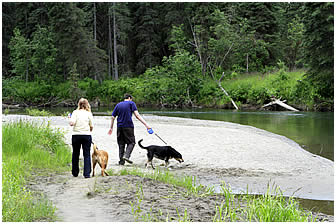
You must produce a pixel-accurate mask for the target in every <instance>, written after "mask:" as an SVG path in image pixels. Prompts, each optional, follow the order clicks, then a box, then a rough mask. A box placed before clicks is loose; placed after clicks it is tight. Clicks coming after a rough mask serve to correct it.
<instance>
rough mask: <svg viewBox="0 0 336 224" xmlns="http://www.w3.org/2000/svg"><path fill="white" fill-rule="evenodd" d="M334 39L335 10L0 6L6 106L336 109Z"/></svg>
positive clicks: (305, 6) (227, 5) (327, 6)
mask: <svg viewBox="0 0 336 224" xmlns="http://www.w3.org/2000/svg"><path fill="white" fill-rule="evenodd" d="M333 41H334V3H333V2H282V3H275V2H243V3H238V2H237V3H234V2H66V3H65V2H57V3H53V2H3V3H2V91H3V96H2V100H3V103H6V104H20V105H24V106H56V105H65V106H66V105H70V104H73V103H74V102H76V101H77V100H78V98H79V97H86V98H88V99H89V100H90V101H91V102H93V104H97V105H109V104H110V103H115V102H118V101H119V100H121V98H122V96H123V94H124V93H125V92H128V93H131V94H133V96H134V99H135V101H136V102H137V103H139V104H141V105H156V106H165V107H183V106H191V107H193V106H208V107H223V108H224V107H230V105H231V102H230V99H229V97H228V96H226V94H224V93H223V91H222V90H221V88H219V86H222V87H224V88H225V89H226V91H227V92H228V93H229V95H230V96H231V97H232V99H233V100H234V101H235V102H237V104H238V106H240V105H244V104H250V105H263V104H265V103H268V102H270V101H271V99H272V97H277V98H280V97H282V98H283V99H286V100H287V102H289V103H291V104H293V105H297V106H298V107H301V108H302V109H305V110H324V109H323V108H327V110H333V100H334V42H333ZM252 77H253V78H252ZM246 79H250V80H251V81H247V82H248V83H246V81H245V80H246ZM265 80H266V81H265ZM233 82H234V84H232V83H233ZM260 82H262V84H258V83H260ZM218 84H219V85H218ZM231 106H232V105H231Z"/></svg>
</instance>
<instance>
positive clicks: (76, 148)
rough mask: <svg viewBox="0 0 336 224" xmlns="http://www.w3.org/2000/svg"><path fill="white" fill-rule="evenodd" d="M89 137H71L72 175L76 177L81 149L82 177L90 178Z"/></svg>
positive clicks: (90, 139) (90, 140)
mask: <svg viewBox="0 0 336 224" xmlns="http://www.w3.org/2000/svg"><path fill="white" fill-rule="evenodd" d="M91 142H92V138H91V135H73V136H72V149H73V151H72V175H73V176H74V177H77V176H78V173H79V164H78V163H79V154H80V149H81V147H82V148H83V157H84V172H83V176H84V177H90V173H91V156H90V149H91Z"/></svg>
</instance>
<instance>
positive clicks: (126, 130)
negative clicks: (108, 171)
mask: <svg viewBox="0 0 336 224" xmlns="http://www.w3.org/2000/svg"><path fill="white" fill-rule="evenodd" d="M133 113H134V115H135V117H136V118H137V119H138V120H139V121H140V122H141V123H143V125H145V127H146V128H147V130H148V129H150V126H149V125H148V124H147V123H146V121H145V120H144V119H143V118H142V117H141V115H140V114H139V112H138V109H137V107H136V105H135V103H134V102H133V101H132V96H131V95H130V94H125V95H124V101H122V102H120V103H118V104H117V105H116V106H115V108H114V110H113V112H112V120H111V127H110V130H109V131H108V134H109V135H111V134H112V131H113V124H114V120H115V118H116V117H118V118H117V141H118V146H119V159H120V160H119V164H120V165H124V164H125V161H127V162H128V163H133V162H132V161H131V160H130V157H131V154H132V151H133V148H134V146H135V136H134V124H133V121H132V114H133ZM126 145H127V147H126V152H125V146H126Z"/></svg>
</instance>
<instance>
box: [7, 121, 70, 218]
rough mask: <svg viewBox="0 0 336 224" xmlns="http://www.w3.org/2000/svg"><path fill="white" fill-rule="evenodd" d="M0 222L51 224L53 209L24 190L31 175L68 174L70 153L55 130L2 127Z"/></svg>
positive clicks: (17, 124) (26, 125)
mask: <svg viewBox="0 0 336 224" xmlns="http://www.w3.org/2000/svg"><path fill="white" fill-rule="evenodd" d="M2 137H3V139H2V159H3V161H2V164H3V169H2V221H5V222H30V221H53V220H54V219H55V216H54V212H55V208H54V207H53V206H52V204H51V203H50V202H49V201H48V200H47V199H46V198H45V197H44V196H43V195H38V194H36V193H33V192H31V191H29V189H27V188H26V187H25V185H26V183H27V179H28V178H29V177H30V176H31V172H32V171H39V172H40V173H41V172H42V173H43V172H44V171H45V172H49V171H52V172H55V171H64V170H68V169H69V168H68V164H69V163H70V162H71V153H70V150H69V149H68V147H67V146H66V145H65V143H64V140H63V134H62V133H61V132H60V131H59V130H56V131H55V130H52V129H51V128H50V127H49V125H48V124H43V125H38V124H34V123H29V122H25V121H19V122H15V123H9V124H4V125H3V127H2Z"/></svg>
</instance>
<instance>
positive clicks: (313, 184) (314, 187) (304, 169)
mask: <svg viewBox="0 0 336 224" xmlns="http://www.w3.org/2000/svg"><path fill="white" fill-rule="evenodd" d="M144 118H145V119H146V121H147V122H148V123H150V125H151V126H152V127H153V129H154V131H155V132H156V133H158V134H159V135H160V136H161V137H162V138H163V139H164V140H165V141H166V142H167V143H168V144H169V145H171V146H173V147H174V148H175V149H177V150H178V151H179V152H180V153H181V154H182V155H183V158H184V160H185V162H184V163H182V164H179V163H177V162H176V161H171V164H170V166H169V170H171V172H174V173H176V174H181V175H182V174H187V175H189V176H196V177H197V180H199V182H200V183H202V184H205V185H214V186H216V187H217V189H218V188H219V185H220V183H221V182H222V181H225V182H226V183H227V184H229V185H230V186H231V188H232V190H233V192H234V193H241V192H246V189H247V186H248V189H249V193H265V192H266V190H267V186H268V185H269V184H270V185H275V186H279V187H280V189H281V190H282V191H283V194H284V195H285V196H292V195H293V194H294V195H295V196H297V197H301V198H309V199H319V200H333V199H334V196H333V193H334V163H333V162H332V161H330V160H327V159H324V158H322V157H319V156H316V155H313V154H311V153H309V152H307V151H305V150H303V149H302V148H301V147H300V146H299V145H298V144H296V143H295V142H293V141H292V140H290V139H288V138H285V137H283V136H279V135H276V134H272V133H269V132H267V131H263V130H260V129H257V128H253V127H250V126H244V125H238V124H232V123H227V122H219V121H203V120H192V119H182V118H168V117H159V116H149V115H147V116H144ZM17 119H33V120H38V121H41V120H49V121H50V124H51V125H52V126H54V127H55V128H61V129H62V130H64V131H65V133H66V134H65V137H66V139H65V141H66V142H67V143H68V144H70V142H71V129H70V126H68V123H67V119H66V118H63V117H50V118H38V117H29V116H18V115H7V116H3V120H4V121H6V122H7V121H9V120H17ZM94 122H95V127H94V131H93V141H94V142H95V143H96V144H97V145H98V147H99V148H100V149H104V150H106V151H107V152H108V153H109V157H110V159H109V164H108V169H112V170H118V169H120V166H118V165H117V163H118V147H117V143H116V136H115V135H116V130H114V133H113V134H112V136H108V135H107V131H108V128H109V125H110V118H109V117H97V116H95V117H94ZM134 123H135V135H136V139H137V140H140V139H144V141H143V145H151V144H157V145H163V144H164V143H163V142H161V141H160V140H159V139H158V138H157V137H156V136H154V135H149V134H148V133H147V132H146V130H145V128H144V126H143V125H142V124H141V123H140V122H138V121H137V120H134ZM131 159H132V160H133V161H134V164H133V165H132V167H139V168H141V169H144V164H145V162H146V151H145V150H143V149H141V148H140V147H139V146H137V145H136V147H135V149H134V151H133V154H132V157H131ZM154 162H155V163H154V165H156V166H157V165H159V164H160V163H161V161H158V160H155V161H154ZM128 166H129V165H128ZM96 169H97V170H96V172H99V171H100V168H96ZM113 178H117V177H107V178H102V177H98V178H91V179H84V178H83V177H82V173H80V175H79V177H77V178H73V177H71V175H70V174H65V176H64V178H56V179H57V184H55V183H51V184H47V185H46V187H45V188H46V193H47V195H48V197H50V198H51V200H52V201H53V203H54V204H55V205H56V207H57V208H58V210H57V214H58V215H59V217H62V221H111V220H113V221H118V220H119V221H133V220H134V218H133V215H130V214H131V213H130V201H132V200H134V198H127V194H129V191H125V192H124V194H125V195H124V196H125V197H124V198H126V199H125V200H124V201H123V202H120V203H119V202H118V200H121V198H122V197H119V194H118V193H115V194H110V193H109V194H107V195H110V196H108V197H110V198H109V200H100V199H99V198H101V197H103V198H104V196H102V195H104V194H101V192H100V193H98V194H97V195H96V196H94V197H90V196H89V197H88V195H87V194H88V192H95V190H94V189H96V188H97V189H98V188H99V187H97V182H103V183H105V184H108V183H109V184H110V188H111V184H112V188H113V186H114V183H116V184H117V185H118V184H119V185H120V184H121V186H120V188H123V187H122V186H126V185H127V183H128V182H129V183H133V185H134V181H139V180H134V179H133V178H131V177H127V178H131V179H127V178H126V179H121V180H118V181H116V180H115V179H113ZM119 178H125V177H119ZM115 181H116V182H115ZM51 182H52V181H51ZM146 184H148V183H146ZM98 185H100V184H98ZM146 186H147V185H146ZM149 186H150V185H149ZM149 186H147V187H149ZM133 188H134V186H133ZM133 188H132V189H133ZM155 188H156V187H155ZM92 189H93V190H92ZM161 190H162V191H169V187H165V188H162V189H161ZM104 191H106V190H104ZM115 191H120V189H119V190H118V189H117V188H116V190H115ZM97 192H99V190H98V191H97ZM120 192H122V191H120ZM127 192H128V193H127ZM90 194H91V193H90ZM98 195H100V196H99V197H98ZM111 195H114V197H112V196H111ZM106 197H107V196H106ZM127 200H128V201H127ZM160 200H161V199H160ZM160 200H159V201H160ZM149 201H150V200H149ZM148 203H150V202H148ZM189 203H190V201H189ZM116 205H117V207H116ZM189 205H190V204H189ZM111 206H112V207H111ZM177 206H178V207H182V208H183V205H181V204H177ZM213 206H214V204H213ZM149 207H151V206H149ZM189 207H190V206H189ZM201 207H202V206H201ZM190 209H192V208H190ZM173 210H174V209H173V208H172V210H171V211H170V210H168V211H170V212H172V211H173ZM175 210H176V209H175ZM195 212H196V210H195ZM208 215H209V214H208ZM193 220H199V218H197V217H196V218H194V219H193ZM207 221H211V220H207Z"/></svg>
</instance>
